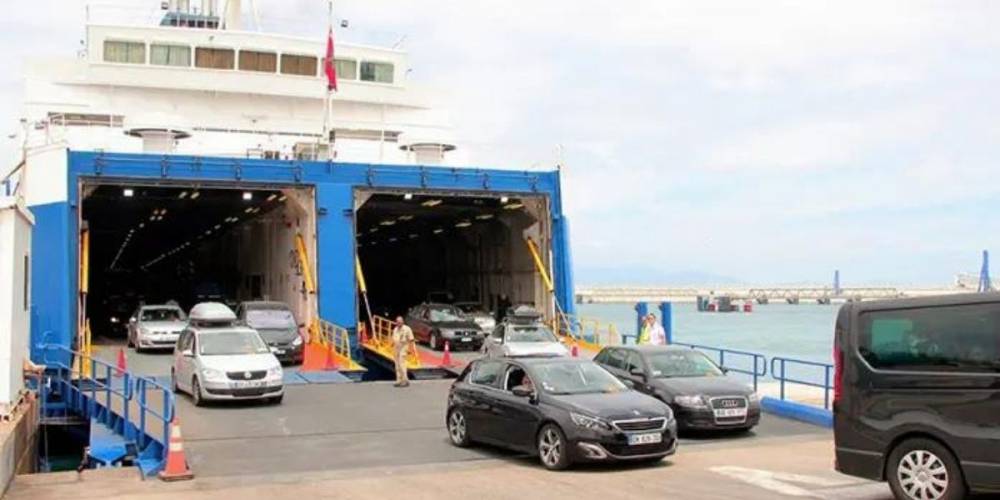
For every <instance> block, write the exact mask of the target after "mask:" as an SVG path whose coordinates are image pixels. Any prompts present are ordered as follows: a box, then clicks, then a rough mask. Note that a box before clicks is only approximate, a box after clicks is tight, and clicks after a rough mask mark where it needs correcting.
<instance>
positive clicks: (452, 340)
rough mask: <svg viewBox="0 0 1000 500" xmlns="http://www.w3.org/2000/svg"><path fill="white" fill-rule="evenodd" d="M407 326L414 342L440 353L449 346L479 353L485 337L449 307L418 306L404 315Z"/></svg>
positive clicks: (453, 307)
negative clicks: (411, 332) (445, 346)
mask: <svg viewBox="0 0 1000 500" xmlns="http://www.w3.org/2000/svg"><path fill="white" fill-rule="evenodd" d="M405 319H406V324H407V325H408V326H409V327H410V328H411V329H412V330H413V336H414V337H415V338H416V340H417V342H425V343H427V345H428V346H430V348H431V349H434V350H435V351H440V350H442V349H444V345H445V342H448V344H449V345H450V349H451V350H453V351H457V350H459V349H468V350H479V349H481V348H482V346H483V341H484V340H485V339H486V333H485V332H483V330H482V328H480V327H479V325H478V324H476V322H475V321H473V320H472V319H471V318H467V317H466V316H465V314H463V313H462V311H461V310H459V309H458V308H457V307H455V306H453V305H451V304H421V305H419V306H415V307H413V308H411V309H410V310H409V311H407V313H406V318H405Z"/></svg>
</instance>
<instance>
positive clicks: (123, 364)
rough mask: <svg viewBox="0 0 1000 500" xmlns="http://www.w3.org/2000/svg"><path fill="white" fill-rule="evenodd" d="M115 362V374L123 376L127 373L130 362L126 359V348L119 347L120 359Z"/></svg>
mask: <svg viewBox="0 0 1000 500" xmlns="http://www.w3.org/2000/svg"><path fill="white" fill-rule="evenodd" d="M115 364H116V366H115V376H116V377H121V376H123V375H125V372H126V371H128V362H127V361H126V359H125V348H123V347H119V348H118V360H117V363H115Z"/></svg>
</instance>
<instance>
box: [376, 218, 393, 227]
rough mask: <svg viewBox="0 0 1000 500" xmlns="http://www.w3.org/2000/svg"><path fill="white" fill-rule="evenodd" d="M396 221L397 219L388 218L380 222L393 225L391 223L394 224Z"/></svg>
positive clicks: (384, 224)
mask: <svg viewBox="0 0 1000 500" xmlns="http://www.w3.org/2000/svg"><path fill="white" fill-rule="evenodd" d="M395 223H396V221H394V220H392V219H386V220H384V221H382V222H379V224H381V225H383V226H391V225H394V224H395Z"/></svg>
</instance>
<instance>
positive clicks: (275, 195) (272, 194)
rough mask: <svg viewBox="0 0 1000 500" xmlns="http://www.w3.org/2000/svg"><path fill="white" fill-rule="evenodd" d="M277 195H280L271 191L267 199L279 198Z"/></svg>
mask: <svg viewBox="0 0 1000 500" xmlns="http://www.w3.org/2000/svg"><path fill="white" fill-rule="evenodd" d="M277 197H278V195H277V194H275V193H271V196H268V197H267V201H274V199H275V198H277Z"/></svg>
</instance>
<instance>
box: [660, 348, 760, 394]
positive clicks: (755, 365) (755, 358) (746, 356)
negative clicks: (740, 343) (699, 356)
mask: <svg viewBox="0 0 1000 500" xmlns="http://www.w3.org/2000/svg"><path fill="white" fill-rule="evenodd" d="M674 345H679V346H684V347H690V348H692V349H698V350H700V351H709V352H712V353H715V354H716V355H717V357H718V364H719V366H720V367H722V368H724V369H726V370H727V371H730V372H736V373H742V374H744V375H749V376H750V377H751V378H752V379H753V389H754V390H755V391H756V390H757V388H758V381H759V379H760V378H761V377H764V376H766V375H767V358H766V357H765V356H764V355H762V354H757V353H755V352H750V351H739V350H736V349H725V348H722V347H712V346H707V345H700V344H688V343H684V342H674ZM727 356H728V358H727ZM734 358H735V359H734ZM727 359H728V360H729V361H730V362H729V363H727V362H726V361H727ZM740 360H742V361H744V363H742V366H739V365H737V366H734V364H735V363H739V361H740ZM734 362H735V363H734ZM749 362H752V367H750V368H747V367H746V366H747V365H748V364H750V363H749Z"/></svg>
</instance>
